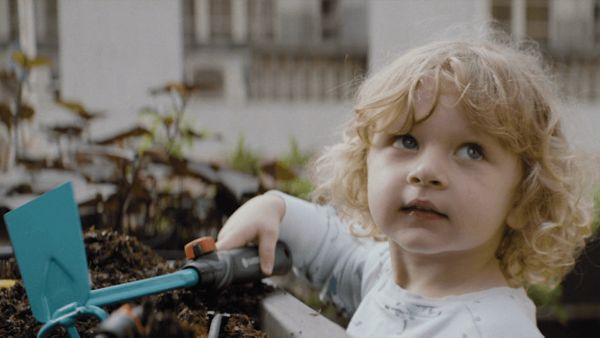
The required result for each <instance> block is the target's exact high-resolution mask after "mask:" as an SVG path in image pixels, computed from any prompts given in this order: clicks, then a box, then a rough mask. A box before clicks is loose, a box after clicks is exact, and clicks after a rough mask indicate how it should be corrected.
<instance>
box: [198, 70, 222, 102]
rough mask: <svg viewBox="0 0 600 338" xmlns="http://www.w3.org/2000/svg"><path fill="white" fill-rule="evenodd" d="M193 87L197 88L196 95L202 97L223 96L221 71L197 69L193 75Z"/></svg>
mask: <svg viewBox="0 0 600 338" xmlns="http://www.w3.org/2000/svg"><path fill="white" fill-rule="evenodd" d="M194 85H196V86H198V87H199V88H198V95H200V96H204V97H207V96H208V97H219V96H223V92H224V80H223V71H222V70H221V69H209V68H205V69H198V70H196V72H195V73H194Z"/></svg>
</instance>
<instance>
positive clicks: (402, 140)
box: [392, 134, 419, 150]
mask: <svg viewBox="0 0 600 338" xmlns="http://www.w3.org/2000/svg"><path fill="white" fill-rule="evenodd" d="M392 146H393V147H394V148H398V149H411V150H412V149H417V148H418V147H419V144H418V143H417V139H416V138H414V136H412V135H410V134H405V135H398V136H397V137H396V139H395V140H394V144H393V145H392Z"/></svg>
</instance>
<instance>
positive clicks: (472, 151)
mask: <svg viewBox="0 0 600 338" xmlns="http://www.w3.org/2000/svg"><path fill="white" fill-rule="evenodd" d="M457 154H458V156H459V157H461V158H464V159H467V160H475V161H479V160H483V158H484V152H483V148H482V147H481V146H480V145H479V144H476V143H468V144H465V145H463V146H462V147H460V149H458V153H457Z"/></svg>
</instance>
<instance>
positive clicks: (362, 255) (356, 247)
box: [269, 191, 379, 314]
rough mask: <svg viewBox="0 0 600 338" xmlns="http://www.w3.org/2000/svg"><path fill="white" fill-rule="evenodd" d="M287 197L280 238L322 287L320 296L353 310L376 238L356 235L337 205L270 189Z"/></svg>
mask: <svg viewBox="0 0 600 338" xmlns="http://www.w3.org/2000/svg"><path fill="white" fill-rule="evenodd" d="M269 193H271V194H276V195H277V196H280V197H282V198H283V199H284V201H285V203H286V212H285V215H284V217H283V219H282V222H281V226H280V235H279V238H280V239H281V240H282V241H284V242H286V244H288V246H289V248H290V250H291V252H292V259H293V262H294V267H295V268H296V272H297V273H300V274H302V275H303V276H304V277H306V279H307V280H308V281H309V282H310V283H311V284H312V285H314V286H316V287H318V288H320V289H321V290H322V291H321V299H322V300H324V301H330V302H332V303H334V304H335V305H336V306H337V307H338V308H340V309H341V310H342V311H344V312H346V313H347V314H352V313H354V311H355V310H356V308H357V307H358V305H359V303H360V301H361V300H362V298H363V296H364V294H365V292H366V289H368V285H365V283H363V282H364V281H367V280H368V281H370V280H371V279H372V278H365V276H364V272H365V270H367V271H368V272H369V274H376V273H377V271H376V270H377V265H375V268H373V267H370V268H367V269H365V265H366V262H367V261H369V260H370V258H371V259H372V258H377V257H379V255H373V252H372V248H373V246H374V245H375V242H374V241H372V240H366V239H362V238H355V237H354V236H352V235H351V234H350V232H349V230H348V226H347V225H346V224H344V223H343V222H342V221H341V220H340V218H339V217H338V216H337V214H336V211H335V209H333V208H332V207H329V206H321V205H317V204H314V203H310V202H307V201H304V200H302V199H299V198H296V197H292V196H290V195H286V194H284V193H281V192H278V191H270V192H269Z"/></svg>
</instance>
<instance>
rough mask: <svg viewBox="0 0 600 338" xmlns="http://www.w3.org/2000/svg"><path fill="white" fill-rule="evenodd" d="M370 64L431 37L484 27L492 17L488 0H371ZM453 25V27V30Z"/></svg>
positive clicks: (374, 63)
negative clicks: (468, 27)
mask: <svg viewBox="0 0 600 338" xmlns="http://www.w3.org/2000/svg"><path fill="white" fill-rule="evenodd" d="M368 3H369V68H370V69H377V68H378V67H380V66H381V65H382V64H383V63H387V62H389V61H391V59H393V58H394V57H395V56H397V55H398V54H399V53H401V52H403V51H405V50H407V49H409V48H411V47H415V46H418V45H421V44H423V43H425V42H427V41H430V40H433V39H436V38H440V37H442V36H447V35H448V34H453V33H455V32H460V30H461V29H462V28H461V27H460V26H462V27H463V28H464V25H465V24H466V25H471V27H473V26H474V27H483V24H484V23H485V22H486V21H487V20H489V17H490V14H489V13H490V10H489V6H490V4H489V1H484V0H452V1H448V0H369V1H368ZM449 29H451V30H449Z"/></svg>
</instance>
